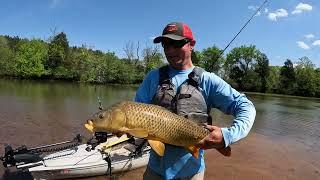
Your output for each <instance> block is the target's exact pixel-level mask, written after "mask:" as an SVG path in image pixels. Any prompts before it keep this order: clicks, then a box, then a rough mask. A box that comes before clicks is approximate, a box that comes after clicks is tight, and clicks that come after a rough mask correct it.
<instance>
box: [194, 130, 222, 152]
mask: <svg viewBox="0 0 320 180" xmlns="http://www.w3.org/2000/svg"><path fill="white" fill-rule="evenodd" d="M206 128H207V129H209V131H210V132H211V133H210V134H209V135H208V136H206V137H205V138H203V139H202V140H201V141H199V142H198V144H197V145H196V146H198V147H200V148H201V149H213V148H215V149H222V148H224V147H225V143H224V139H223V135H222V132H221V128H220V127H218V126H210V125H207V127H206Z"/></svg>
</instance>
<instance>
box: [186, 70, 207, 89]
mask: <svg viewBox="0 0 320 180" xmlns="http://www.w3.org/2000/svg"><path fill="white" fill-rule="evenodd" d="M203 72H204V69H202V68H200V67H197V66H195V67H194V68H193V70H192V72H191V73H190V74H189V75H188V77H189V80H188V83H189V84H190V85H192V86H194V87H198V86H199V84H200V78H201V76H202V73H203Z"/></svg>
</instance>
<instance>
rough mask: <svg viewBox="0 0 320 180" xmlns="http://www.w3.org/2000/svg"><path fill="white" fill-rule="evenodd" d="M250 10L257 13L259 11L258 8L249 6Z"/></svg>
mask: <svg viewBox="0 0 320 180" xmlns="http://www.w3.org/2000/svg"><path fill="white" fill-rule="evenodd" d="M248 9H250V10H252V11H255V10H257V9H258V6H248Z"/></svg>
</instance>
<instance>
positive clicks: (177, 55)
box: [162, 38, 193, 70]
mask: <svg viewBox="0 0 320 180" xmlns="http://www.w3.org/2000/svg"><path fill="white" fill-rule="evenodd" d="M162 47H163V50H164V53H165V55H166V58H167V60H168V62H169V64H170V65H171V66H172V67H174V68H175V69H180V70H182V69H187V68H189V66H190V65H191V66H192V61H191V52H192V49H193V46H192V45H191V43H190V40H188V39H183V40H180V41H176V40H172V39H169V38H164V39H163V40H162Z"/></svg>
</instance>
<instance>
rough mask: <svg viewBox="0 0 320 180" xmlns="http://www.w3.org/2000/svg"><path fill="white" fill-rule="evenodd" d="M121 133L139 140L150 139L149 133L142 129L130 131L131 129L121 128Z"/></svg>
mask: <svg viewBox="0 0 320 180" xmlns="http://www.w3.org/2000/svg"><path fill="white" fill-rule="evenodd" d="M120 131H122V132H125V133H129V134H130V135H132V136H134V137H138V138H146V137H148V131H147V130H145V129H142V128H136V129H129V128H125V127H123V128H121V129H120Z"/></svg>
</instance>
